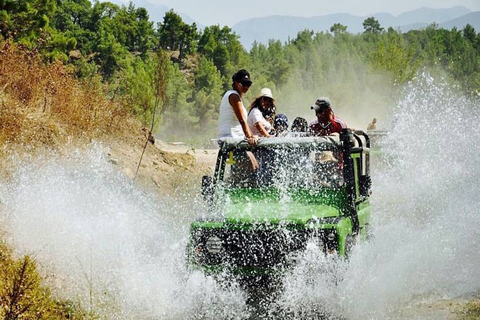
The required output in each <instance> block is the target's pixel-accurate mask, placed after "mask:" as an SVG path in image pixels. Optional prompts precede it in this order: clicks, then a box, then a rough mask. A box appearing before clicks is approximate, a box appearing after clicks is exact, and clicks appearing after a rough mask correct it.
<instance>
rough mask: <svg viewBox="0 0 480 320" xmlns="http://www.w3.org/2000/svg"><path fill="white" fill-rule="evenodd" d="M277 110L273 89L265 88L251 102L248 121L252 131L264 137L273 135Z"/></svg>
mask: <svg viewBox="0 0 480 320" xmlns="http://www.w3.org/2000/svg"><path fill="white" fill-rule="evenodd" d="M275 112H276V107H275V98H273V95H272V90H270V89H269V88H263V89H262V90H260V94H259V95H258V96H257V98H256V99H255V101H253V103H252V104H251V106H250V110H249V113H248V118H247V123H248V126H249V127H250V130H251V131H252V133H253V134H254V135H258V136H262V137H267V138H269V137H271V135H270V131H272V128H273V125H272V123H273V119H274V118H275Z"/></svg>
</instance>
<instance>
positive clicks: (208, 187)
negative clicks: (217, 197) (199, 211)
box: [202, 176, 215, 201]
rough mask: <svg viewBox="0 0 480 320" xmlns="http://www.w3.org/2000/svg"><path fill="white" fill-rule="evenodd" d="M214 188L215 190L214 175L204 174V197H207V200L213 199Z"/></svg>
mask: <svg viewBox="0 0 480 320" xmlns="http://www.w3.org/2000/svg"><path fill="white" fill-rule="evenodd" d="M214 190H215V184H214V183H213V177H210V176H203V177H202V195H203V199H205V201H212V199H213V192H214Z"/></svg>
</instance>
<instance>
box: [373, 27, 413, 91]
mask: <svg viewBox="0 0 480 320" xmlns="http://www.w3.org/2000/svg"><path fill="white" fill-rule="evenodd" d="M414 54H415V51H414V50H413V48H407V47H406V46H405V44H403V45H402V43H401V38H400V37H399V36H396V35H395V34H393V35H391V36H389V37H388V39H387V41H386V42H385V43H384V42H380V43H379V44H378V49H377V52H375V53H374V55H373V64H374V66H375V67H376V68H378V69H383V70H387V71H389V72H391V73H392V75H393V77H394V79H395V80H396V81H397V82H400V83H403V82H406V81H408V80H411V79H412V78H413V76H414V75H415V73H416V72H417V70H418V66H419V64H418V60H417V61H414Z"/></svg>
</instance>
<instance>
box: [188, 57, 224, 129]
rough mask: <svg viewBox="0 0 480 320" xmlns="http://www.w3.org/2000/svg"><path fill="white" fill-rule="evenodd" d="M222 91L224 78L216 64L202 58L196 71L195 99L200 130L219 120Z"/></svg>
mask: <svg viewBox="0 0 480 320" xmlns="http://www.w3.org/2000/svg"><path fill="white" fill-rule="evenodd" d="M222 91H223V88H222V76H221V74H220V72H219V71H218V70H217V68H216V67H215V64H214V63H213V62H212V61H211V60H209V59H207V58H206V57H200V59H199V61H198V66H197V68H196V70H195V93H194V97H193V98H194V99H193V100H194V101H195V108H194V110H195V113H194V114H195V116H196V117H197V118H198V124H199V128H206V127H207V126H211V122H212V121H213V120H216V119H217V116H218V106H219V105H220V100H221V97H222Z"/></svg>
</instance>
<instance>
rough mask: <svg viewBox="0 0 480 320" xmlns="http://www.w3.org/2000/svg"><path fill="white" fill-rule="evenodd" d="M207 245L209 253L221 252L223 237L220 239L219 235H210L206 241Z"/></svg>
mask: <svg viewBox="0 0 480 320" xmlns="http://www.w3.org/2000/svg"><path fill="white" fill-rule="evenodd" d="M205 246H206V249H207V251H208V252H209V253H211V254H217V253H220V251H222V248H223V242H222V239H220V238H219V237H217V236H211V237H208V239H207V241H206V243H205Z"/></svg>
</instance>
